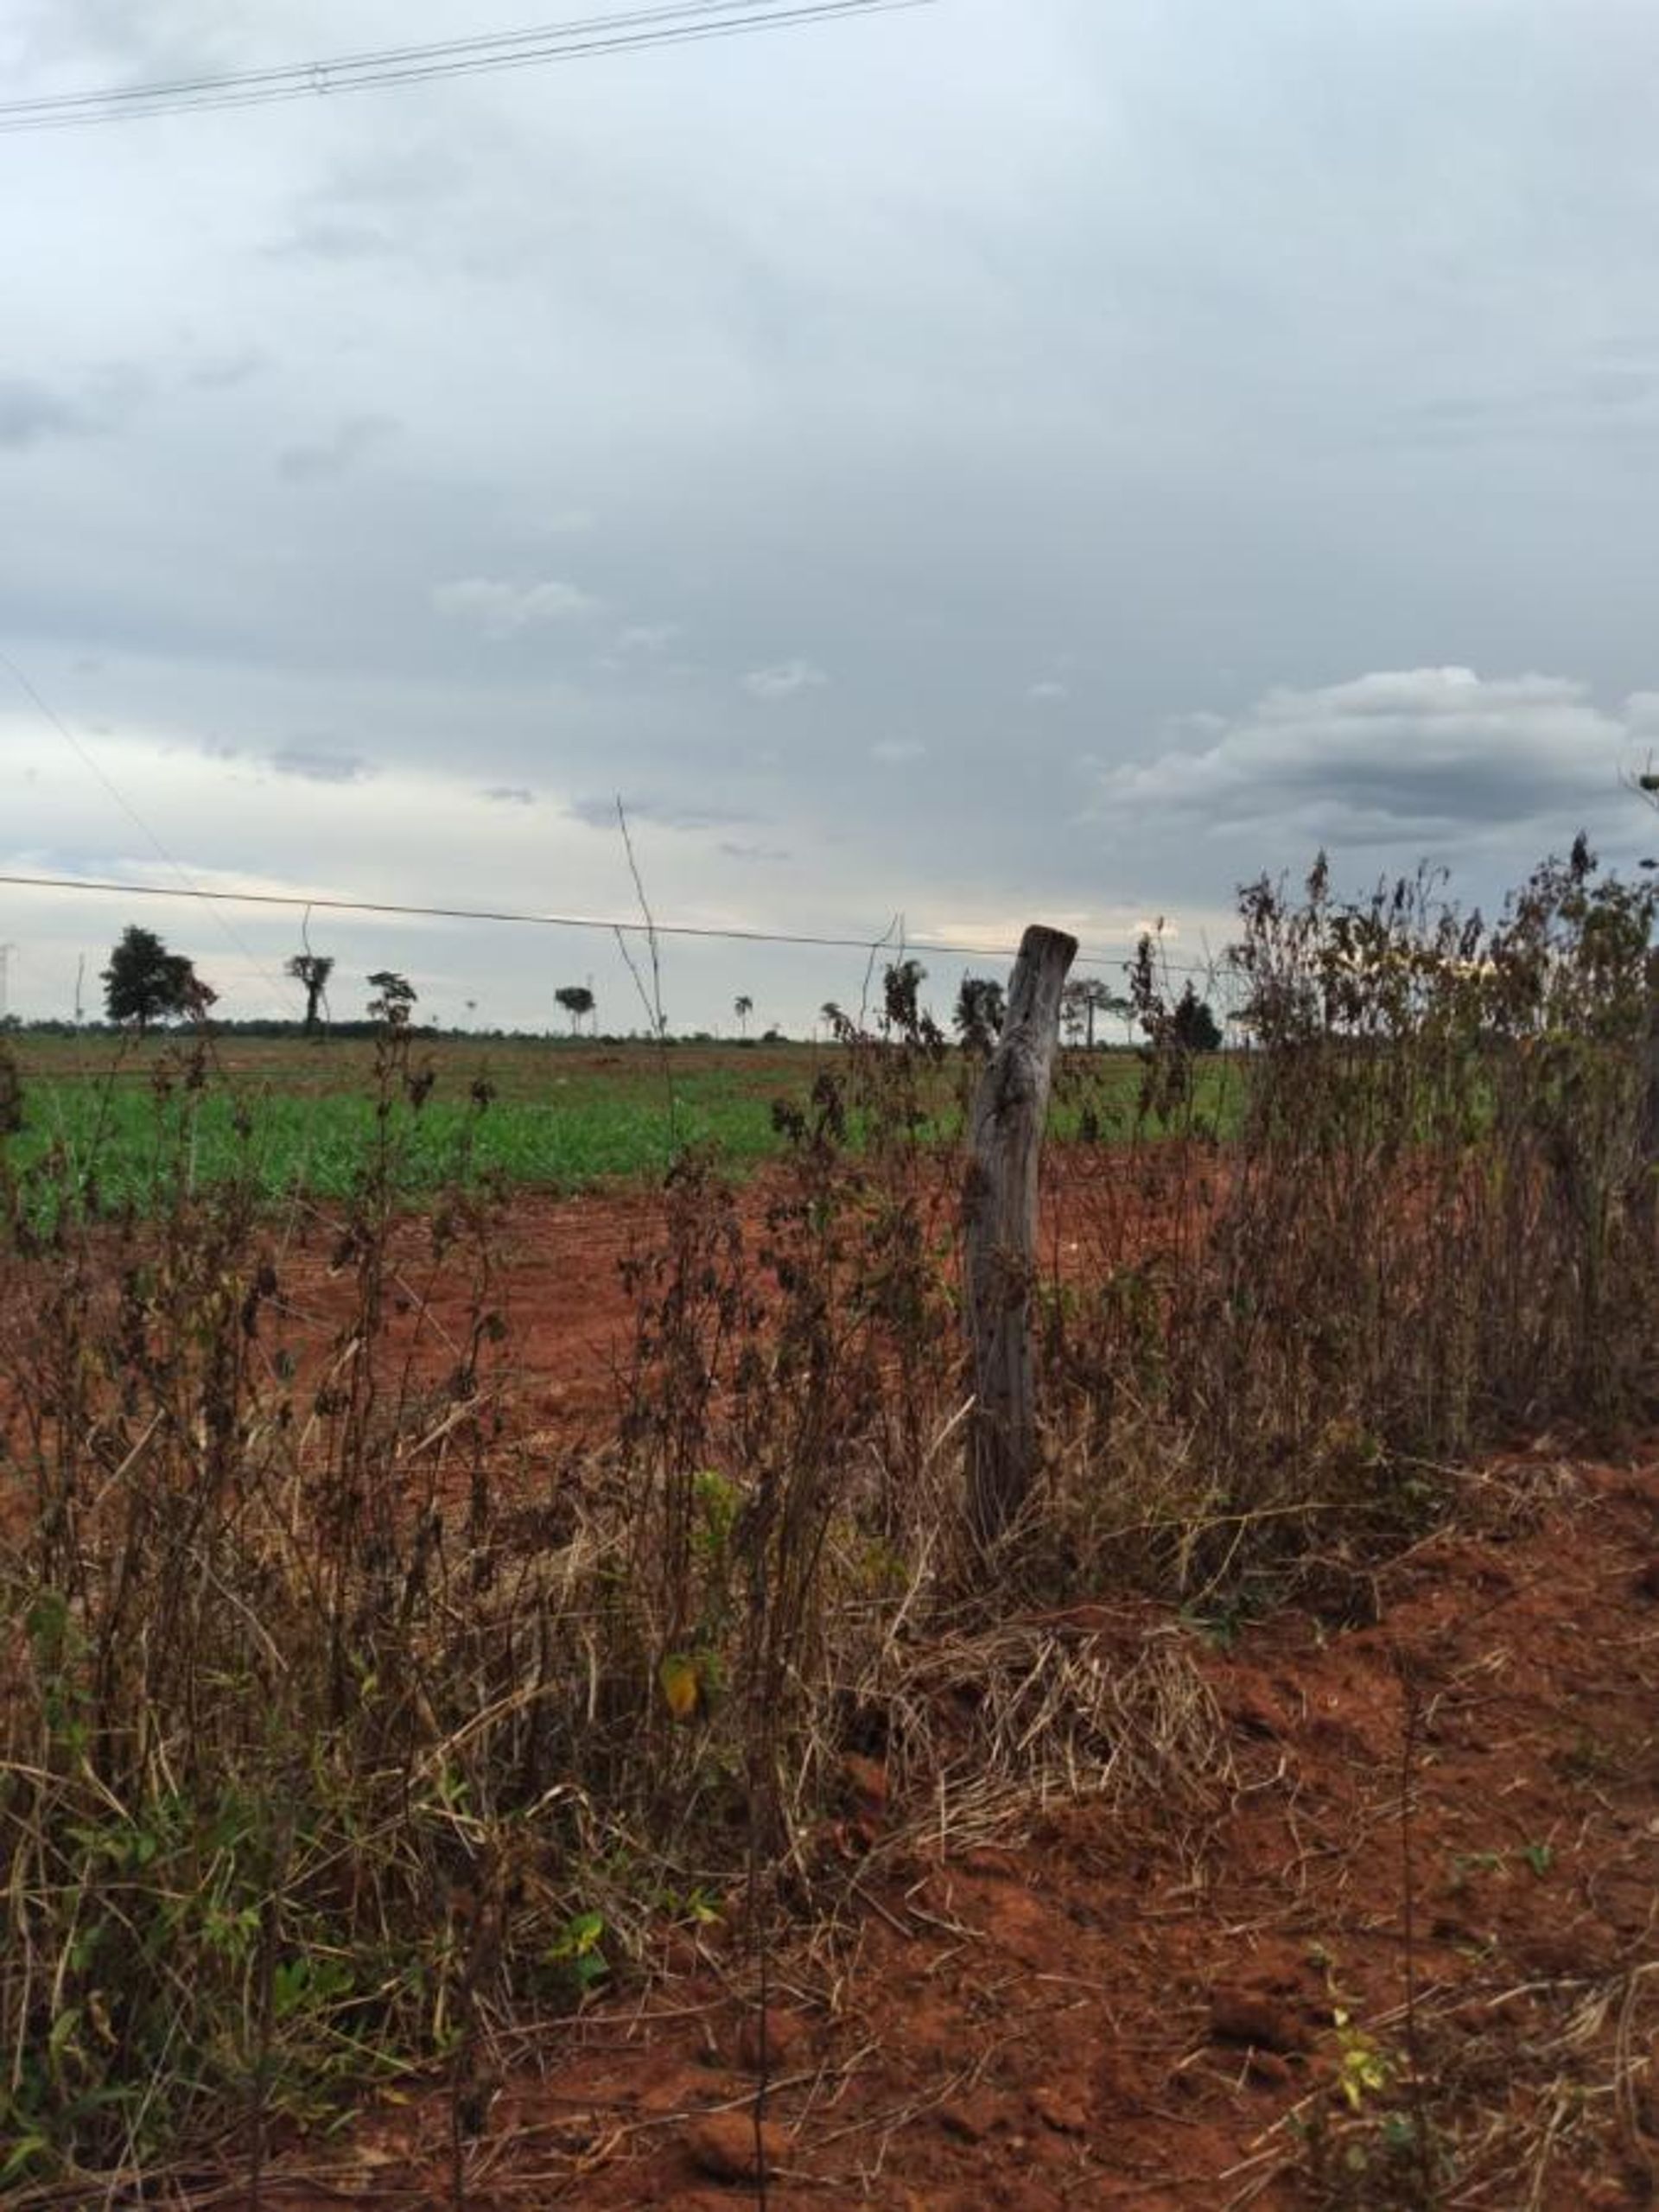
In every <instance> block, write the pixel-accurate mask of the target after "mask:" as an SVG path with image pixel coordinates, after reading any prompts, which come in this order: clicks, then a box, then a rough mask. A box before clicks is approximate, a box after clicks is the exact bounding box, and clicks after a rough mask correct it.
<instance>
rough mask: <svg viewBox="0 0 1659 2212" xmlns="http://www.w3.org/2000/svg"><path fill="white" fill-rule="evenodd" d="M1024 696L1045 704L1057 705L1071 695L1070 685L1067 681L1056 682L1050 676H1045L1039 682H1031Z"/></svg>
mask: <svg viewBox="0 0 1659 2212" xmlns="http://www.w3.org/2000/svg"><path fill="white" fill-rule="evenodd" d="M1026 696H1027V698H1028V699H1036V700H1039V701H1040V702H1043V703H1044V704H1045V705H1058V702H1060V701H1061V700H1062V699H1069V698H1070V697H1071V685H1070V684H1069V683H1056V682H1055V680H1054V678H1053V677H1052V676H1051V677H1045V678H1044V679H1043V681H1042V682H1041V683H1033V685H1032V686H1031V688H1030V690H1028V691H1027V693H1026Z"/></svg>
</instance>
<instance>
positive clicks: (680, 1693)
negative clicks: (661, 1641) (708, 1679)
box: [657, 1651, 697, 1720]
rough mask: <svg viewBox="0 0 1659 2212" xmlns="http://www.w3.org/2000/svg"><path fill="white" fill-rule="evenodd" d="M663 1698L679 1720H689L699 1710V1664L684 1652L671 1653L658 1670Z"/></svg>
mask: <svg viewBox="0 0 1659 2212" xmlns="http://www.w3.org/2000/svg"><path fill="white" fill-rule="evenodd" d="M657 1679H658V1681H659V1682H660V1683H661V1684H662V1688H663V1698H664V1702H665V1703H666V1705H667V1707H668V1709H669V1711H670V1712H671V1713H672V1714H673V1716H674V1718H675V1719H677V1720H689V1719H690V1718H691V1716H692V1714H693V1713H695V1712H696V1709H697V1662H696V1660H695V1659H691V1658H688V1657H687V1656H686V1654H685V1653H684V1652H683V1651H671V1652H670V1653H669V1654H668V1656H667V1657H666V1658H664V1661H663V1662H662V1664H661V1665H660V1666H659V1667H658V1669H657Z"/></svg>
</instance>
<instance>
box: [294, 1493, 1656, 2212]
mask: <svg viewBox="0 0 1659 2212" xmlns="http://www.w3.org/2000/svg"><path fill="white" fill-rule="evenodd" d="M1328 1596H1329V1603H1328V1604H1326V1605H1324V1606H1323V1607H1322V1608H1321V1610H1320V1611H1318V1612H1314V1611H1296V1612H1286V1613H1283V1614H1281V1615H1279V1616H1277V1617H1275V1618H1272V1619H1270V1620H1268V1621H1267V1622H1265V1623H1262V1624H1257V1625H1252V1626H1246V1627H1243V1628H1239V1629H1236V1630H1233V1631H1230V1632H1228V1633H1225V1634H1223V1633H1220V1632H1218V1631H1217V1630H1213V1629H1212V1630H1211V1631H1210V1632H1209V1633H1207V1634H1204V1633H1200V1632H1198V1630H1193V1629H1192V1628H1190V1627H1188V1626H1187V1625H1186V1624H1182V1623H1178V1622H1174V1621H1171V1620H1165V1621H1164V1622H1163V1623H1162V1624H1161V1631H1160V1632H1162V1633H1164V1634H1166V1635H1170V1636H1179V1637H1180V1638H1181V1639H1182V1640H1183V1644H1182V1648H1183V1649H1184V1650H1185V1651H1187V1652H1189V1653H1190V1655H1191V1657H1192V1662H1193V1664H1194V1666H1195V1667H1196V1669H1197V1670H1198V1675H1199V1676H1200V1677H1201V1679H1202V1681H1203V1683H1204V1684H1205V1686H1206V1688H1207V1691H1208V1694H1209V1697H1210V1700H1211V1701H1212V1704H1213V1709H1214V1714H1215V1718H1216V1724H1217V1743H1216V1746H1215V1751H1216V1757H1215V1758H1214V1760H1213V1762H1212V1764H1211V1775H1210V1779H1209V1786H1208V1791H1207V1794H1206V1793H1205V1791H1198V1792H1194V1791H1192V1790H1185V1791H1184V1792H1183V1793H1182V1794H1181V1795H1180V1796H1179V1797H1172V1799H1171V1800H1170V1802H1167V1803H1160V1802H1158V1800H1157V1798H1156V1796H1155V1794H1153V1793H1150V1792H1148V1791H1147V1790H1142V1791H1141V1792H1140V1793H1139V1795H1138V1796H1137V1795H1135V1794H1133V1793H1131V1794H1129V1795H1128V1796H1122V1795H1120V1796H1118V1797H1117V1798H1116V1799H1114V1800H1111V1801H1109V1800H1108V1799H1106V1798H1103V1797H1098V1796H1096V1797H1090V1796H1078V1797H1068V1796H1065V1795H1057V1796H1054V1797H1053V1798H1052V1801H1051V1802H1048V1803H1046V1804H1043V1803H1040V1802H1028V1803H1027V1805H1026V1807H1025V1808H1024V1809H1023V1812H1022V1813H1021V1815H1020V1816H1018V1817H1017V1818H1008V1817H1006V1815H1005V1817H1004V1818H1003V1819H1002V1820H1001V1824H1000V1826H995V1827H991V1828H989V1829H987V1828H986V1827H984V1826H982V1827H980V1828H979V1829H978V1830H977V1831H975V1830H974V1829H973V1827H972V1824H968V1827H966V1828H963V1827H962V1826H960V1825H958V1824H952V1823H947V1826H946V1832H945V1833H944V1834H943V1835H941V1834H940V1833H939V1831H938V1822H937V1821H933V1822H932V1825H931V1826H930V1820H931V1813H930V1808H929V1806H928V1805H927V1804H926V1803H917V1804H908V1805H907V1804H906V1803H904V1802H902V1801H901V1799H902V1793H898V1794H897V1795H895V1794H893V1793H889V1792H887V1789H886V1787H885V1783H884V1779H883V1777H880V1775H871V1774H868V1773H867V1774H865V1775H864V1776H862V1777H861V1780H860V1784H859V1792H858V1794H859V1796H860V1798H861V1814H860V1817H859V1819H858V1820H857V1821H852V1822H849V1823H847V1824H844V1825H843V1827H842V1829H841V1830H840V1831H838V1833H837V1836H836V1842H837V1844H838V1846H839V1847H841V1848H842V1850H843V1851H850V1852H854V1853H861V1854H863V1855H862V1856H861V1857H859V1858H858V1859H856V1861H855V1863H853V1864H852V1866H851V1867H850V1870H849V1875H848V1886H847V1888H846V1891H845V1893H844V1895H843V1897H842V1904H841V1910H840V1912H839V1915H838V1916H837V1919H836V1923H835V1924H834V1925H833V1926H823V1927H820V1928H819V1929H817V1932H816V1934H814V1935H811V1936H807V1935H804V1934H803V1933H801V1932H800V1931H799V1930H798V1931H797V1932H796V1933H795V1934H794V1935H793V1936H791V1938H790V1939H789V1941H788V1942H786V1943H785V1944H784V1945H783V1946H781V1947H780V1948H779V1952H778V1953H777V1955H774V1956H773V1957H772V1960H771V1961H770V1967H769V1990H768V1994H769V2010H768V2012H767V2013H766V2032H765V2034H764V2036H763V2034H762V2031H761V2023H760V2016H759V2014H758V2012H757V2008H756V2002H755V1999H756V1995H757V1989H758V1967H757V1965H756V1962H755V1961H754V1960H753V1958H752V1957H751V1956H749V1955H747V1951H746V1948H745V1946H744V1944H743V1942H741V1938H740V1937H739V1936H737V1935H736V1934H734V1933H732V1932H729V1931H728V1929H726V1928H717V1929H714V1930H712V1931H710V1932H709V1935H707V1936H705V1937H703V1938H702V1939H700V1940H698V1941H697V1942H692V1941H691V1940H690V1938H688V1937H684V1936H682V1937H680V1938H678V1939H677V1942H678V1943H679V1946H680V1955H679V1959H678V1971H677V1972H676V1973H674V1974H671V1975H670V1976H668V1977H667V1978H665V1979H664V1980H660V1981H658V1983H656V1984H655V1985H654V1986H653V1987H652V1989H651V1991H650V1992H649V1993H648V1995H646V1996H645V1997H644V1998H641V1999H636V2000H635V2001H633V2002H625V2001H621V2000H620V1999H613V2000H611V2001H609V2002H607V2003H605V2004H603V2005H599V2006H598V2007H596V2008H595V2009H594V2010H593V2011H591V2012H589V2013H588V2014H587V2015H586V2016H585V2017H584V2018H582V2019H580V2020H577V2021H575V2022H572V2023H570V2024H569V2025H568V2026H567V2027H566V2028H564V2029H563V2030H562V2031H559V2032H558V2033H557V2034H556V2035H555V2036H554V2037H551V2038H550V2039H549V2040H547V2041H546V2042H545V2043H544V2044H543V2045H542V2047H540V2048H539V2049H538V2050H537V2051H536V2052H535V2053H534V2054H533V2055H531V2054H524V2055H522V2056H518V2057H517V2058H516V2059H515V2058H514V2057H513V2056H512V2054H506V2055H505V2056H506V2058H507V2060H508V2062H509V2063H506V2064H505V2068H504V2070H503V2074H502V2076H501V2078H500V2079H499V2082H495V2083H493V2084H491V2085H488V2087H487V2088H486V2093H485V2094H484V2095H483V2096H482V2097H481V2098H480V2099H479V2100H477V2101H475V2107H474V2109H473V2110H471V2111H470V2112H468V2113H466V2114H465V2115H463V2118H464V2121H465V2123H466V2124H465V2126H464V2128H463V2133H462V2151H463V2157H462V2182H463V2187H462V2190H461V2194H460V2195H457V2194H456V2192H455V2188H454V2161H453V2148H454V2142H453V2137H452V2126H453V2120H454V2113H453V2111H452V2106H451V2101H450V2100H449V2099H448V2098H447V2097H444V2096H442V2094H434V2095H433V2096H432V2097H431V2098H429V2099H424V2100H417V2101H416V2102H415V2103H414V2104H413V2105H412V2106H410V2107H405V2108H403V2109H400V2110H397V2111H395V2112H388V2113H384V2114H381V2115H379V2116H377V2117H375V2118H373V2119H372V2120H368V2121H365V2124H364V2125H363V2126H362V2127H361V2128H360V2129H359V2133H358V2134H357V2136H356V2138H355V2139H354V2141H353V2145H352V2147H351V2148H350V2149H349V2150H348V2151H346V2152H342V2153H341V2154H340V2156H339V2157H338V2158H321V2157H317V2156H309V2157H307V2156H302V2157H301V2158H297V2159H296V2160H294V2161H293V2162H292V2163H291V2164H287V2169H286V2174H285V2175H284V2176H283V2177H280V2178H279V2176H278V2175H277V2174H272V2175H270V2176H269V2177H267V2181H266V2184H265V2190H264V2200H265V2202H268V2203H271V2204H277V2203H281V2204H284V2205H288V2206H296V2207H297V2206H300V2205H306V2206H310V2205H314V2204H321V2203H324V2202H331V2203H334V2204H339V2203H340V2202H374V2203H377V2204H392V2203H401V2204H415V2203H431V2202H463V2201H464V2202H466V2203H467V2204H468V2205H471V2206H473V2207H475V2208H479V2212H485V2209H486V2208H491V2207H506V2206H515V2207H518V2206H528V2205H531V2204H535V2205H546V2204H551V2203H573V2204H582V2205H590V2206H594V2207H596V2208H620V2207H624V2206H643V2205H660V2206H664V2207H671V2208H678V2212H693V2209H694V2208H702V2212H713V2208H715V2207H717V2206H720V2205H727V2204H731V2203H736V2202H758V2201H760V2183H759V2181H758V2179H757V2177H756V2169H757V2162H758V2160H759V2159H760V2158H762V2157H764V2158H765V2161H766V2175H767V2179H766V2190H765V2201H766V2203H767V2204H768V2205H770V2206H771V2207H772V2208H774V2212H794V2209H795V2208H805V2207H814V2208H819V2207H823V2206H824V2205H826V2204H837V2203H843V2202H869V2203H872V2204H875V2205H880V2206H884V2207H893V2208H895V2212H909V2209H910V2208H917V2209H918V2212H919V2208H923V2207H925V2208H928V2212H980V2208H984V2207H990V2206H1003V2207H1009V2208H1014V2212H1050V2208H1054V2212H1058V2208H1060V2207H1072V2206H1103V2207H1104V2206H1134V2207H1140V2208H1144V2212H1163V2209H1164V2208H1169V2209H1170V2212H1173V2208H1176V2207H1182V2208H1185V2207H1195V2206H1204V2207H1208V2208H1217V2212H1219V2208H1225V2207H1237V2208H1243V2207H1245V2206H1248V2205H1255V2206H1261V2207H1276V2206H1286V2207H1289V2206H1356V2207H1357V2206H1373V2207H1383V2206H1386V2207H1390V2208H1399V2207H1408V2206H1413V2205H1419V2204H1425V2203H1434V2204H1444V2205H1446V2206H1448V2207H1449V2206H1452V2205H1456V2206H1459V2207H1463V2206H1471V2207H1473V2206H1485V2207H1490V2208H1493V2212H1510V2209H1511V2208H1516V2207H1520V2206H1523V2205H1524V2206H1529V2207H1541V2208H1559V2212H1569V2208H1571V2212H1579V2208H1584V2207H1613V2206H1625V2205H1629V2206H1636V2205H1645V2204H1650V2203H1651V2202H1654V2201H1655V2191H1656V2176H1659V2163H1656V2157H1659V1932H1656V1931H1659V1915H1656V1882H1655V1877H1656V1872H1659V1460H1656V1459H1653V1458H1652V1457H1651V1456H1649V1457H1648V1458H1646V1459H1643V1460H1642V1461H1640V1462H1638V1463H1637V1464H1633V1465H1627V1466H1606V1465H1582V1464H1578V1465H1574V1464H1569V1463H1566V1462H1563V1461H1560V1460H1558V1459H1554V1457H1552V1456H1551V1455H1550V1453H1549V1452H1548V1450H1543V1451H1540V1452H1535V1453H1532V1454H1530V1455H1529V1456H1528V1458H1527V1459H1524V1460H1519V1461H1516V1462H1513V1463H1510V1464H1509V1465H1503V1466H1500V1467H1497V1468H1494V1469H1492V1470H1491V1471H1488V1472H1487V1473H1485V1474H1484V1475H1483V1476H1481V1477H1479V1478H1471V1482H1470V1498H1469V1510H1468V1515H1467V1518H1466V1520H1465V1524H1464V1526H1463V1527H1462V1528H1461V1529H1460V1530H1459V1533H1457V1534H1455V1535H1452V1534H1448V1535H1441V1536H1437V1537H1434V1538H1433V1539H1431V1540H1429V1541H1426V1542H1424V1543H1422V1544H1421V1545H1420V1546H1418V1547H1417V1548H1415V1549H1414V1550H1413V1551H1411V1552H1409V1553H1408V1554H1405V1555H1404V1556H1402V1557H1401V1558H1399V1559H1397V1560H1395V1561H1394V1562H1393V1563H1392V1564H1391V1565H1389V1566H1388V1567H1386V1568H1384V1569H1383V1570H1381V1571H1380V1572H1378V1573H1376V1574H1375V1575H1370V1576H1365V1577H1358V1576H1356V1575H1353V1574H1350V1573H1347V1572H1346V1571H1345V1570H1342V1569H1340V1567H1339V1565H1337V1564H1333V1567H1332V1573H1331V1576H1330V1586H1329V1592H1328ZM1072 1625H1073V1626H1074V1628H1075V1629H1076V1630H1077V1635H1078V1636H1079V1637H1083V1638H1084V1639H1085V1640H1086V1639H1087V1638H1088V1637H1090V1636H1093V1637H1095V1638H1096V1641H1095V1643H1094V1645H1093V1646H1089V1645H1088V1644H1087V1643H1086V1641H1085V1643H1084V1645H1083V1646H1081V1647H1080V1648H1082V1649H1096V1650H1097V1651H1098V1652H1099V1653H1100V1654H1101V1655H1102V1658H1101V1663H1102V1664H1103V1665H1109V1664H1113V1663H1116V1656H1115V1655H1116V1645H1115V1639H1114V1635H1113V1633H1112V1631H1111V1629H1110V1617H1109V1614H1108V1612H1107V1611H1106V1610H1105V1609H1102V1611H1101V1615H1100V1618H1099V1621H1098V1622H1097V1623H1091V1622H1090V1619H1089V1618H1086V1617H1079V1618H1077V1619H1076V1620H1075V1621H1074V1622H1073V1624H1072ZM739 1916H741V1900H734V1903H733V1908H732V1920H733V1922H735V1921H736V1920H737V1919H738V1918H739ZM761 2073H764V2075H766V2088H765V2094H764V2100H763V2104H762V2109H761V2113H760V2126H761V2134H760V2141H759V2143H758V2144H757V2140H756V2135H755V2126H754V2121H755V2118H756V2114H755V2100H756V2090H757V2078H758V2075H760V2074H761ZM324 2166H327V2168H328V2169H330V2171H329V2173H328V2179H327V2187H326V2190H324V2191H323V2192H322V2193H319V2190H318V2188H317V2181H318V2178H319V2176H320V2171H321V2169H322V2168H323V2167H324ZM302 2170H304V2171H306V2174H307V2178H306V2179H305V2180H303V2181H302V2179H301V2178H300V2175H301V2171H302Z"/></svg>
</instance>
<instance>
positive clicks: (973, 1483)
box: [963, 926, 1077, 1552]
mask: <svg viewBox="0 0 1659 2212" xmlns="http://www.w3.org/2000/svg"><path fill="white" fill-rule="evenodd" d="M1076 957H1077V939H1076V938H1074V937H1067V936H1066V935H1065V933H1064V932H1063V931H1059V930H1050V929H1043V928H1041V927H1038V926H1033V928H1031V929H1028V930H1027V931H1026V933H1025V936H1024V937H1023V938H1021V940H1020V957H1019V958H1018V960H1017V961H1016V962H1015V963H1014V976H1013V979H1012V981H1011V982H1010V983H1009V985H1008V1007H1007V1020H1005V1022H1004V1023H1003V1027H1002V1034H1001V1039H999V1040H998V1043H997V1046H996V1049H995V1051H994V1052H993V1053H992V1054H991V1058H990V1061H989V1064H988V1066H987V1067H986V1070H985V1072H984V1075H983V1076H982V1077H981V1079H980V1085H979V1091H978V1095H977V1096H976V1098H975V1100H974V1116H973V1129H972V1141H973V1155H972V1158H971V1159H970V1160H969V1163H968V1176H967V1187H966V1189H965V1190H964V1192H963V1227H964V1230H965V1253H964V1272H965V1277H966V1280H965V1284H964V1289H965V1294H966V1296H965V1306H966V1319H967V1325H968V1342H969V1357H970V1360H971V1363H972V1381H973V1389H974V1408H973V1413H972V1414H971V1416H970V1422H971V1425H970V1427H969V1440H968V1521H969V1528H970V1529H971V1530H972V1533H973V1535H974V1538H975V1541H976V1543H977V1544H978V1545H979V1547H980V1549H981V1551H982V1552H984V1551H986V1550H988V1549H989V1548H991V1547H992V1546H993V1545H994V1544H995V1542H996V1541H997V1540H998V1538H999V1537H1000V1536H1001V1535H1002V1534H1003V1533H1004V1531H1005V1530H1006V1529H1007V1527H1008V1524H1009V1522H1011V1521H1012V1520H1013V1518H1014V1515H1015V1514H1016V1513H1017V1512H1018V1511H1019V1510H1020V1506H1021V1505H1022V1504H1023V1503H1024V1502H1025V1498H1026V1497H1027V1492H1028V1491H1030V1488H1031V1483H1032V1477H1033V1474H1034V1472H1035V1470H1036V1459H1037V1408H1036V1400H1035V1388H1034V1381H1033V1351H1032V1337H1031V1300H1032V1288H1033V1281H1034V1278H1035V1273H1036V1263H1037V1164H1038V1160H1039V1157H1040V1156H1041V1153H1042V1148H1043V1128H1044V1124H1045V1123H1046V1121H1047V1118H1048V1092H1049V1084H1050V1081H1051V1079H1052V1075H1053V1070H1054V1050H1055V1046H1057V1044H1058V1041H1059V1033H1060V990H1061V987H1062V986H1063V984H1064V983H1065V977H1066V971H1067V970H1068V969H1070V967H1071V963H1072V961H1073V960H1074V959H1075V958H1076Z"/></svg>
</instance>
